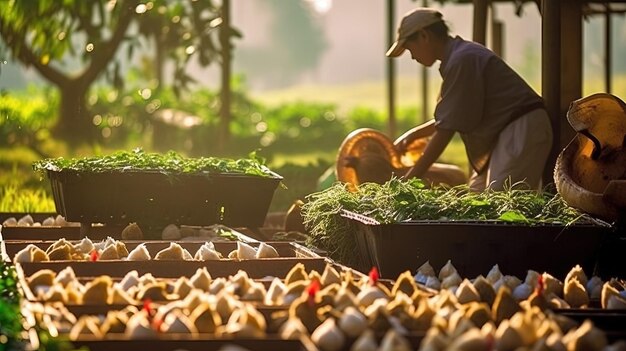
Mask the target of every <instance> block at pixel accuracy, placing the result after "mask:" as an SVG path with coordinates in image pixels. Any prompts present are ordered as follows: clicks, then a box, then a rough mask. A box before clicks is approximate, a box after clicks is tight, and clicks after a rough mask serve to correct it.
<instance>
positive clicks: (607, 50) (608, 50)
mask: <svg viewBox="0 0 626 351" xmlns="http://www.w3.org/2000/svg"><path fill="white" fill-rule="evenodd" d="M605 10H606V13H605V14H604V18H605V26H604V62H605V63H604V84H605V86H606V92H607V93H609V94H610V93H611V85H612V84H611V65H612V60H611V55H612V51H613V50H612V41H613V36H612V35H611V30H612V27H613V26H612V25H611V6H610V5H609V4H606V5H605Z"/></svg>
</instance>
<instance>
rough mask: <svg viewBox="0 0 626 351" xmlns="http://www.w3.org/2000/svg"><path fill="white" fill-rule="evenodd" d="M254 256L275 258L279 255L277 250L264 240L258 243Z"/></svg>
mask: <svg viewBox="0 0 626 351" xmlns="http://www.w3.org/2000/svg"><path fill="white" fill-rule="evenodd" d="M255 257H256V258H276V257H279V255H278V251H276V249H275V248H274V247H273V246H271V245H269V244H266V243H264V242H261V243H260V244H259V248H258V249H257V251H256V256H255Z"/></svg>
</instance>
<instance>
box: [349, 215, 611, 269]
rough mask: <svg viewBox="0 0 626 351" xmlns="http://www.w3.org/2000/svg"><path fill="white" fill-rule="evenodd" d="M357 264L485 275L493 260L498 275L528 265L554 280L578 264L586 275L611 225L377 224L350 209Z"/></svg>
mask: <svg viewBox="0 0 626 351" xmlns="http://www.w3.org/2000/svg"><path fill="white" fill-rule="evenodd" d="M342 215H343V216H344V217H347V218H348V219H349V220H350V221H351V222H353V224H355V226H356V228H357V230H356V231H355V239H356V243H357V247H358V250H357V251H358V255H359V258H360V261H362V264H364V265H365V266H366V267H367V266H370V267H371V266H376V267H377V268H378V270H379V272H380V274H381V276H382V277H385V278H390V279H395V278H397V276H398V275H399V274H401V273H403V272H405V271H407V270H410V271H411V272H413V273H414V272H415V271H416V269H417V268H418V267H419V266H421V265H422V264H423V263H425V262H426V261H429V262H430V264H431V265H432V266H433V268H435V270H437V271H438V270H439V269H441V267H443V265H445V264H446V262H447V261H448V260H451V261H452V264H453V265H454V267H455V268H456V269H457V271H458V272H459V274H460V275H461V277H466V278H475V277H476V276H478V275H480V274H482V275H483V276H486V275H487V273H488V272H489V270H490V269H491V268H492V267H493V265H495V264H498V265H499V268H500V271H501V272H502V273H503V274H508V275H515V276H517V277H519V278H521V279H523V278H524V277H525V276H526V273H527V271H528V270H529V269H532V270H535V271H538V272H548V273H550V274H552V275H553V276H555V277H556V278H559V279H564V278H565V276H566V275H567V273H568V272H569V271H570V270H571V269H572V268H573V267H574V266H575V265H577V264H579V265H581V266H582V267H583V269H584V270H585V273H587V274H588V275H591V274H592V273H593V272H594V268H595V265H596V262H597V259H598V255H599V253H600V249H601V247H602V244H603V242H604V240H605V238H606V237H607V236H608V234H609V233H610V232H611V227H605V226H600V225H592V224H589V225H586V224H585V225H579V224H577V225H571V226H563V225H555V224H545V225H524V224H510V223H504V222H495V221H494V222H488V221H467V222H453V221H415V222H403V223H397V224H377V222H376V221H375V220H373V219H371V218H369V217H366V216H362V215H357V214H353V213H349V212H347V211H345V212H344V214H342Z"/></svg>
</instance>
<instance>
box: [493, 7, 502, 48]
mask: <svg viewBox="0 0 626 351" xmlns="http://www.w3.org/2000/svg"><path fill="white" fill-rule="evenodd" d="M491 50H493V52H495V53H496V55H498V56H500V58H502V59H504V23H502V21H499V20H498V18H497V16H496V4H494V3H491Z"/></svg>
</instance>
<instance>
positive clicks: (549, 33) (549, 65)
mask: <svg viewBox="0 0 626 351" xmlns="http://www.w3.org/2000/svg"><path fill="white" fill-rule="evenodd" d="M541 16H542V19H541V92H542V93H541V94H542V95H543V98H544V100H545V103H546V109H547V111H548V115H549V116H550V120H551V122H552V132H553V135H554V140H553V142H552V151H551V152H550V156H549V157H548V160H547V162H546V167H545V169H544V173H543V183H544V184H549V183H553V182H554V165H555V164H556V156H557V154H558V152H559V144H560V130H561V124H560V121H561V95H560V89H561V6H560V4H559V0H542V1H541Z"/></svg>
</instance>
